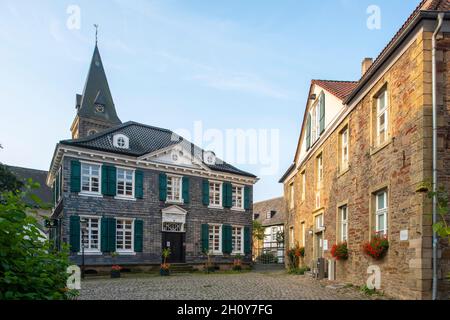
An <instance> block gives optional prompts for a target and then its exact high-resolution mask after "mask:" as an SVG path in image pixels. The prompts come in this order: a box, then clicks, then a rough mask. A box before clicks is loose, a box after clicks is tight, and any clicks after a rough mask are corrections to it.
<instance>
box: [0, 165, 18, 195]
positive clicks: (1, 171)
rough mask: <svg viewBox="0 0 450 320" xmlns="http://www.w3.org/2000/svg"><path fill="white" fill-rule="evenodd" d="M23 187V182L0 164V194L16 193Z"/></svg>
mask: <svg viewBox="0 0 450 320" xmlns="http://www.w3.org/2000/svg"><path fill="white" fill-rule="evenodd" d="M22 187H23V182H22V181H20V180H19V179H17V177H16V176H15V175H14V174H13V173H12V172H11V170H9V169H8V167H7V166H5V165H4V164H1V163H0V193H3V192H7V191H11V192H15V193H16V192H18V191H19V190H20V189H21V188H22Z"/></svg>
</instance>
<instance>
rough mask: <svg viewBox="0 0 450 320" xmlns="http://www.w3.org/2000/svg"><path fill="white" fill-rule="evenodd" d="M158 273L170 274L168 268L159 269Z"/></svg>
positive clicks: (165, 275)
mask: <svg viewBox="0 0 450 320" xmlns="http://www.w3.org/2000/svg"><path fill="white" fill-rule="evenodd" d="M159 274H160V275H161V276H163V277H167V276H170V270H169V269H159Z"/></svg>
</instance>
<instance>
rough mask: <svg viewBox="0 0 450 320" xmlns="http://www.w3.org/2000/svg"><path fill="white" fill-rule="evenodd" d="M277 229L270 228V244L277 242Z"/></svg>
mask: <svg viewBox="0 0 450 320" xmlns="http://www.w3.org/2000/svg"><path fill="white" fill-rule="evenodd" d="M277 233H278V227H272V232H271V234H272V242H275V241H277Z"/></svg>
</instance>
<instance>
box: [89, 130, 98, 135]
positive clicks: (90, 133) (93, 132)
mask: <svg viewBox="0 0 450 320" xmlns="http://www.w3.org/2000/svg"><path fill="white" fill-rule="evenodd" d="M96 133H97V130H94V129H92V130H89V131H88V136H92V135H93V134H96Z"/></svg>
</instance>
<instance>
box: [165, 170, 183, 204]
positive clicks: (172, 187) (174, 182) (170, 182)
mask: <svg viewBox="0 0 450 320" xmlns="http://www.w3.org/2000/svg"><path fill="white" fill-rule="evenodd" d="M182 179H183V178H182V177H180V176H174V175H167V200H166V201H167V202H175V203H182V202H183V198H182V192H181V183H182Z"/></svg>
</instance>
